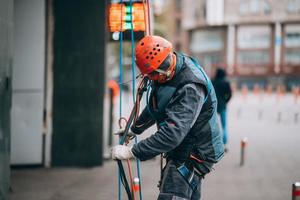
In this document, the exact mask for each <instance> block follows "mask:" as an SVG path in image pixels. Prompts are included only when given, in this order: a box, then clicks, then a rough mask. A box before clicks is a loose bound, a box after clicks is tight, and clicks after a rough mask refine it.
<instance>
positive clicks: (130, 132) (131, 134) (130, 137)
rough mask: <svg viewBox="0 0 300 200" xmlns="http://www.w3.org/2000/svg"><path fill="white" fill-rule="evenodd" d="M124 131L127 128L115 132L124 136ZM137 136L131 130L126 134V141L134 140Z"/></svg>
mask: <svg viewBox="0 0 300 200" xmlns="http://www.w3.org/2000/svg"><path fill="white" fill-rule="evenodd" d="M124 131H125V129H120V130H119V131H118V132H117V133H115V135H119V136H121V137H123V136H124ZM135 137H136V135H135V134H134V133H133V132H132V131H130V130H129V131H128V133H127V135H126V139H125V141H127V142H128V141H129V140H132V139H133V138H135Z"/></svg>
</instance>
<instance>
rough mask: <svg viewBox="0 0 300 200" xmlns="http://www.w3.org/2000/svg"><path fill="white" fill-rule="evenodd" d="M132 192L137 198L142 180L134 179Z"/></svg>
mask: <svg viewBox="0 0 300 200" xmlns="http://www.w3.org/2000/svg"><path fill="white" fill-rule="evenodd" d="M132 191H133V194H134V195H133V196H134V197H137V196H138V192H139V191H140V179H139V178H138V177H135V178H134V179H133V184H132Z"/></svg>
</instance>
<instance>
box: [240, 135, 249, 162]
mask: <svg viewBox="0 0 300 200" xmlns="http://www.w3.org/2000/svg"><path fill="white" fill-rule="evenodd" d="M247 143H248V138H246V137H245V138H244V139H242V141H241V161H240V166H243V165H244V163H245V149H246V146H247Z"/></svg>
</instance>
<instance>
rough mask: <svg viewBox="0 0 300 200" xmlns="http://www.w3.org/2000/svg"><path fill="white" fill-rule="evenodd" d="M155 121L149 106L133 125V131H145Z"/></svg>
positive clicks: (138, 132)
mask: <svg viewBox="0 0 300 200" xmlns="http://www.w3.org/2000/svg"><path fill="white" fill-rule="evenodd" d="M154 123H155V120H154V119H153V117H152V115H151V114H150V112H149V110H148V108H147V107H146V108H145V109H144V110H143V112H142V113H141V114H140V116H139V117H138V119H137V120H136V122H135V123H134V124H133V125H132V126H131V131H132V132H133V133H135V134H138V135H139V134H141V133H143V132H144V131H145V130H146V129H147V128H149V127H150V126H152V125H153V124H154Z"/></svg>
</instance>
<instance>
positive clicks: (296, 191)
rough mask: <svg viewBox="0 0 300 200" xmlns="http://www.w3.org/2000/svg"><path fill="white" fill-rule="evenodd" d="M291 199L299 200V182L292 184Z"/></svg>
mask: <svg viewBox="0 0 300 200" xmlns="http://www.w3.org/2000/svg"><path fill="white" fill-rule="evenodd" d="M292 200H300V182H295V183H294V184H293V192H292Z"/></svg>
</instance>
